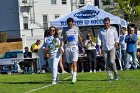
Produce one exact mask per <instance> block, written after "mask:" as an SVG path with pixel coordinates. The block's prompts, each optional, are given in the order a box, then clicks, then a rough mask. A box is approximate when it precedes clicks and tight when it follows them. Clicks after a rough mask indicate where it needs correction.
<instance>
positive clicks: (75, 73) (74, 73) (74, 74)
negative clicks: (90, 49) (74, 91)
mask: <svg viewBox="0 0 140 93" xmlns="http://www.w3.org/2000/svg"><path fill="white" fill-rule="evenodd" d="M76 75H77V72H73V77H72V80H74V79H76Z"/></svg>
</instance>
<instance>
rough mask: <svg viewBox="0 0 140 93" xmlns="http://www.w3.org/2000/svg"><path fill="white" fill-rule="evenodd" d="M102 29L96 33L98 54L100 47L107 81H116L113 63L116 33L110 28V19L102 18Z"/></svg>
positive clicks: (116, 72)
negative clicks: (107, 76)
mask: <svg viewBox="0 0 140 93" xmlns="http://www.w3.org/2000/svg"><path fill="white" fill-rule="evenodd" d="M103 22H104V27H103V28H101V29H100V30H99V32H98V39H97V42H98V53H99V55H101V46H102V52H103V57H104V61H105V64H106V70H107V72H108V75H109V81H112V80H113V72H114V79H115V80H118V71H117V68H116V63H115V53H116V47H117V46H118V40H119V39H118V33H117V30H116V28H115V27H113V26H110V19H109V18H108V17H106V18H104V20H103Z"/></svg>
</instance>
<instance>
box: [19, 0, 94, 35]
mask: <svg viewBox="0 0 140 93" xmlns="http://www.w3.org/2000/svg"><path fill="white" fill-rule="evenodd" d="M94 2H95V0H19V6H20V7H19V10H20V13H19V16H20V30H21V37H22V35H28V36H34V35H43V34H44V29H47V28H48V27H49V22H50V21H52V20H54V19H55V18H57V17H60V16H64V15H66V14H68V13H70V12H71V11H73V10H75V9H76V8H80V7H82V6H84V5H86V4H90V5H94Z"/></svg>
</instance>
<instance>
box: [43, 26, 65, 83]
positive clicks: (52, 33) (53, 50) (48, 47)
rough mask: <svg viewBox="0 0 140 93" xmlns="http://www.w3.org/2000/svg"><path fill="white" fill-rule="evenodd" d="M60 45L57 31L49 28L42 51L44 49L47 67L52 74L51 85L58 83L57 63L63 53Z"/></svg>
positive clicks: (52, 27)
mask: <svg viewBox="0 0 140 93" xmlns="http://www.w3.org/2000/svg"><path fill="white" fill-rule="evenodd" d="M60 44H61V41H60V38H59V37H58V33H57V29H56V28H55V27H54V26H51V27H50V28H49V33H48V36H47V37H46V38H45V41H44V45H43V49H45V57H46V59H47V60H48V65H49V68H50V70H51V72H52V84H56V83H57V82H58V63H59V60H60V55H61V54H62V53H63V52H64V49H63V48H62V47H61V46H60Z"/></svg>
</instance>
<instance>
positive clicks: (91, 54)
mask: <svg viewBox="0 0 140 93" xmlns="http://www.w3.org/2000/svg"><path fill="white" fill-rule="evenodd" d="M94 38H95V37H93V36H92V35H91V34H87V35H86V41H85V47H86V54H87V58H88V62H89V68H90V73H92V70H94V73H96V41H95V40H94ZM93 62H94V66H92V63H93Z"/></svg>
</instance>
